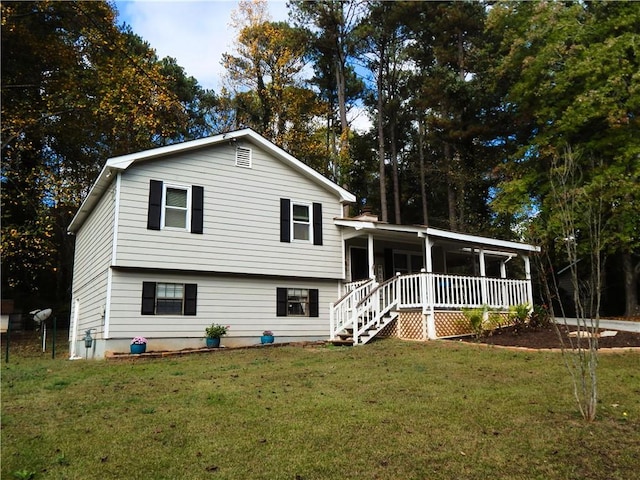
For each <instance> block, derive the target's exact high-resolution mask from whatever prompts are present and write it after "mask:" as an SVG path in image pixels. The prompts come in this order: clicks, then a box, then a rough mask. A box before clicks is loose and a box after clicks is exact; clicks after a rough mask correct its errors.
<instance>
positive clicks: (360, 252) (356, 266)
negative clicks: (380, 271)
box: [349, 247, 369, 282]
mask: <svg viewBox="0 0 640 480" xmlns="http://www.w3.org/2000/svg"><path fill="white" fill-rule="evenodd" d="M349 253H350V260H351V281H352V282H355V281H357V280H366V279H368V278H369V259H368V255H367V249H366V248H360V247H351V248H350V249H349Z"/></svg>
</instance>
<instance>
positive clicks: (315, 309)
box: [309, 288, 320, 317]
mask: <svg viewBox="0 0 640 480" xmlns="http://www.w3.org/2000/svg"><path fill="white" fill-rule="evenodd" d="M319 310H320V305H319V302H318V289H317V288H312V289H310V290H309V316H310V317H318V316H319V315H320V313H319Z"/></svg>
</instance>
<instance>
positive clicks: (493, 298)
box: [330, 272, 532, 343]
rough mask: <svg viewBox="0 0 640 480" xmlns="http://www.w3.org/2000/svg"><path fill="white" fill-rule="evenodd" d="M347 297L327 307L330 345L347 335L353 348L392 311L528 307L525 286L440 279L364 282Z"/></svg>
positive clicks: (453, 277)
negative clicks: (339, 337)
mask: <svg viewBox="0 0 640 480" xmlns="http://www.w3.org/2000/svg"><path fill="white" fill-rule="evenodd" d="M347 290H348V292H347V294H346V295H345V296H344V297H342V298H341V299H340V300H339V301H338V302H336V303H334V304H333V305H331V308H330V320H331V333H330V335H331V339H332V340H333V339H335V337H336V336H337V335H338V334H339V333H341V332H342V331H344V330H345V329H353V339H354V343H358V337H359V336H360V335H361V334H362V333H364V332H365V331H367V330H370V329H371V328H372V327H375V326H376V325H378V324H379V325H381V323H380V321H381V319H382V317H383V316H384V315H386V314H387V313H388V312H389V311H391V310H392V309H396V310H402V309H415V308H421V309H422V311H423V312H427V311H431V312H432V311H433V310H434V309H436V308H443V309H461V308H477V307H483V306H487V307H489V308H497V309H505V310H506V309H508V308H509V307H511V306H514V305H521V304H527V303H529V304H530V303H531V301H532V299H531V298H530V297H531V293H530V292H531V289H530V281H529V280H513V279H506V278H488V277H469V276H462V275H449V274H442V273H425V272H423V273H417V274H410V275H398V276H396V277H394V278H392V279H389V280H387V281H386V282H384V283H383V284H381V285H378V284H377V283H375V282H373V281H371V280H369V281H366V282H358V283H357V284H353V285H348V287H347Z"/></svg>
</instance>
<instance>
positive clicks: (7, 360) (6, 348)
mask: <svg viewBox="0 0 640 480" xmlns="http://www.w3.org/2000/svg"><path fill="white" fill-rule="evenodd" d="M10 331H11V315H9V320H7V334H6V335H5V343H6V345H5V354H4V361H5V363H9V332H10Z"/></svg>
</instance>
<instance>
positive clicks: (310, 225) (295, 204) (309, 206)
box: [290, 200, 313, 243]
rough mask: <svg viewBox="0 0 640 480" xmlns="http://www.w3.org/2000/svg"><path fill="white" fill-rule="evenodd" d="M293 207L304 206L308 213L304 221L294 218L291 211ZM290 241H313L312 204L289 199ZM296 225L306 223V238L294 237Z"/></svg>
mask: <svg viewBox="0 0 640 480" xmlns="http://www.w3.org/2000/svg"><path fill="white" fill-rule="evenodd" d="M295 207H306V209H307V213H308V215H309V219H308V220H307V221H306V222H302V221H300V220H296V219H295V218H294V216H293V211H294V209H295ZM290 218H291V223H290V228H291V241H292V242H301V243H312V242H313V206H312V204H310V203H308V202H298V201H296V200H291V216H290ZM296 225H306V226H307V228H308V232H309V234H308V235H307V237H308V238H307V239H304V238H296V228H295V226H296Z"/></svg>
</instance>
